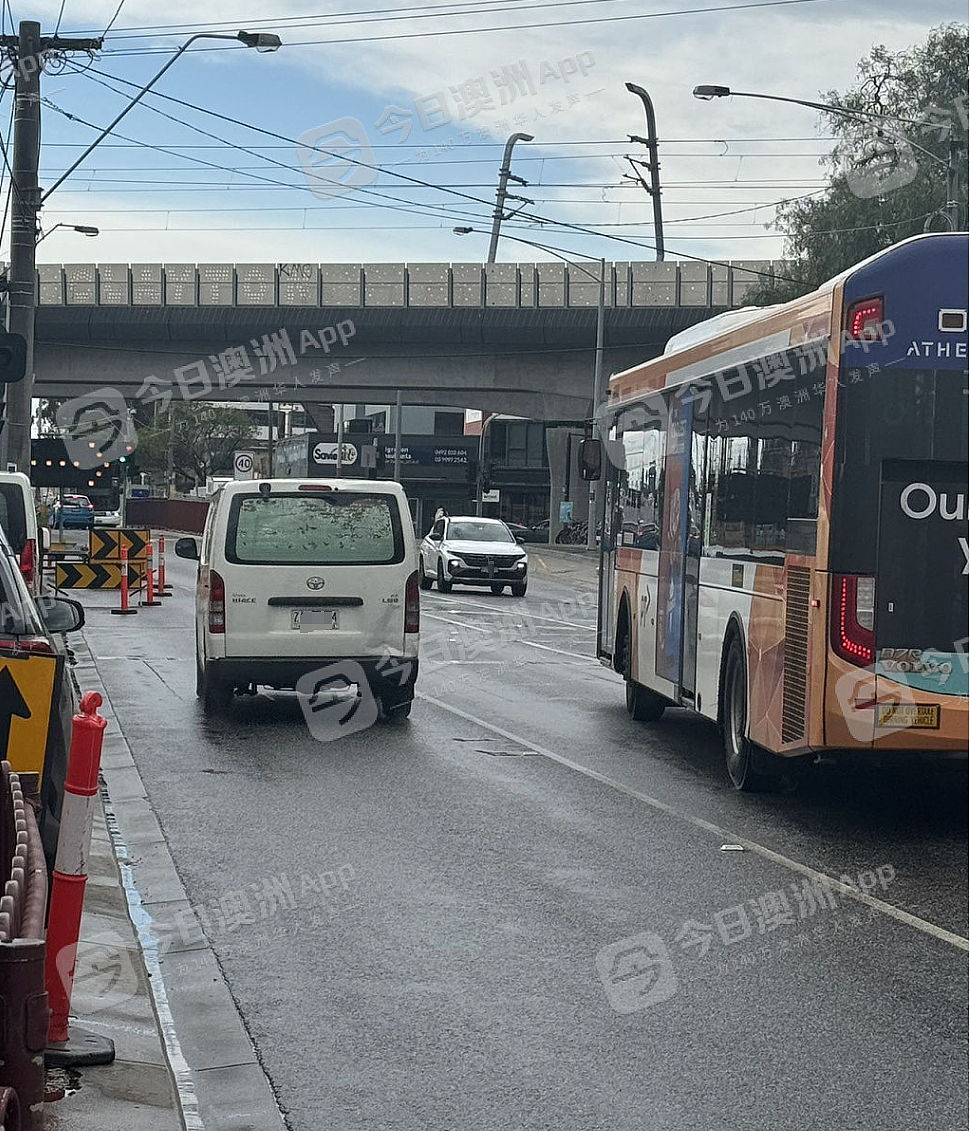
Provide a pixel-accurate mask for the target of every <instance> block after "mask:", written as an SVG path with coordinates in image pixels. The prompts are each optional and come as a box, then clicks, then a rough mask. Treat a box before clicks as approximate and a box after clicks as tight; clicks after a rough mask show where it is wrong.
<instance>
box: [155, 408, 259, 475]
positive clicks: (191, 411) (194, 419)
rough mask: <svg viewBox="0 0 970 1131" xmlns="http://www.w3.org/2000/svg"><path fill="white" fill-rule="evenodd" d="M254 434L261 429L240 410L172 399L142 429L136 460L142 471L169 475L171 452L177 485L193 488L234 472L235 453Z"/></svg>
mask: <svg viewBox="0 0 970 1131" xmlns="http://www.w3.org/2000/svg"><path fill="white" fill-rule="evenodd" d="M255 434H256V426H255V425H254V424H253V422H252V420H251V419H250V418H249V416H248V415H247V413H246V412H244V411H243V410H242V409H240V408H221V407H219V406H217V405H211V404H200V403H199V402H198V401H195V402H192V401H181V400H178V401H176V400H173V401H172V403H171V405H170V406H169V408H168V410H167V411H165V412H162V413H159V414H158V416H157V417H156V418H155V419H154V420H153V421H152V423H151V424H150V425H149V426H148V427H146V428H142V429H139V433H138V448H137V455H136V456H135V457H134V458H135V459H136V460H137V462H138V465H139V467H140V468H141V469H142V470H143V471H150V472H155V473H157V474H160V475H162V476H166V475H167V474H168V468H169V458H170V457H169V451H170V450H171V467H172V471H173V472H174V476H175V483H176V486H178V487H183V488H184V487H194V486H197V485H198V484H204V483H205V481H206V478H207V477H208V476H210V475H218V474H220V473H222V472H231V468H232V454H233V452H234V451H236V450H237V449H238V448H239V447H240V446H241V445H242V444H245V443H246V442H247V441H248V440H251V439H252V438H253V436H254V435H255Z"/></svg>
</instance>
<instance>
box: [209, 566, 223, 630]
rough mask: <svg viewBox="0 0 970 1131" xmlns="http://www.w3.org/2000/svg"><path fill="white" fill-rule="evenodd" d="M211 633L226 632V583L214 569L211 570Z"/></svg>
mask: <svg viewBox="0 0 970 1131" xmlns="http://www.w3.org/2000/svg"><path fill="white" fill-rule="evenodd" d="M209 631H210V632H222V633H224V632H225V631H226V583H225V582H224V581H223V580H222V578H221V577H220V575H219V574H218V573H216V571H215V570H214V569H210V570H209Z"/></svg>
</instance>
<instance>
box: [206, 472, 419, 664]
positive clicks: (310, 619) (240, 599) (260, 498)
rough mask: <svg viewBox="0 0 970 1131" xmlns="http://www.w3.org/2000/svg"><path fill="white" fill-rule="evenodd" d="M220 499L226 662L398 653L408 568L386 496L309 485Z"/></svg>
mask: <svg viewBox="0 0 970 1131" xmlns="http://www.w3.org/2000/svg"><path fill="white" fill-rule="evenodd" d="M227 502H228V503H229V509H228V514H227V517H226V535H225V544H224V547H223V549H224V553H223V554H221V555H219V557H221V558H223V560H224V562H225V565H224V570H225V573H224V577H223V580H224V582H225V592H226V612H225V616H226V633H225V645H226V652H225V654H226V656H227V657H240V658H243V657H267V658H270V657H272V658H280V659H303V658H310V659H314V658H326V657H337V658H352V657H376V656H380V655H381V654H382V653H383V652H384V651H385V650H388V651H390V652H391V653H400V651H401V650H402V648H403V644H404V606H405V588H406V583H407V579H408V576H409V574H410V572H411V571H412V570H413V568H414V566H413V563H412V560H411V559H412V554H411V553H409V546H410V542H409V540H408V539H407V537H406V532H405V527H404V525H403V522H402V516H401V509H400V502H399V500H398V498H397V496H396V495H395V494H392V493H388V492H378V491H373V490H368V489H367V488H366V486H364V485H363V484H361V485H355V486H348V487H346V488H345V487H342V486H341V487H335V486H325V485H323V484H320V483H313V484H301V485H299V486H298V487H296V488H294V489H283V490H280V489H276V488H273V489H272V490H270V491H268V492H267V493H265V494H263V493H261V492H259V491H258V490H253V491H252V492H242V493H236V494H234V495H233V496H232V497H231V498H229V499H228V500H227ZM213 565H214V568H215V569H217V570H221V569H222V568H223V567H222V565H221V563H219V562H218V561H216V562H214V563H213Z"/></svg>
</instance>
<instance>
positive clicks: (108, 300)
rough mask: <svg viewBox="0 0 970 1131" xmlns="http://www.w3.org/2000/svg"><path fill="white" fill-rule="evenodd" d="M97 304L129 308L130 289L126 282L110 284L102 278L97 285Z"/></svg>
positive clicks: (110, 282) (109, 281)
mask: <svg viewBox="0 0 970 1131" xmlns="http://www.w3.org/2000/svg"><path fill="white" fill-rule="evenodd" d="M98 303H99V304H100V305H101V306H130V305H131V287H130V286H129V284H128V280H127V279H125V280H124V282H112V281H111V280H105V279H104V278H103V277H102V279H101V281H100V282H99V283H98Z"/></svg>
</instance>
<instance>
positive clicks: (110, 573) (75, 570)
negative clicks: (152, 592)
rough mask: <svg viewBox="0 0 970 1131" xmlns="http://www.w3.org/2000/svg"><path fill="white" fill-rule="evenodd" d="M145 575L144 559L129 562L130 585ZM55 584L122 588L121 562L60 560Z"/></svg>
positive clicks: (79, 587) (57, 586) (71, 586)
mask: <svg viewBox="0 0 970 1131" xmlns="http://www.w3.org/2000/svg"><path fill="white" fill-rule="evenodd" d="M144 575H145V562H144V561H142V560H138V561H133V562H129V563H128V584H129V585H137V584H138V583H139V581H140V580H141V578H142V577H144ZM54 586H55V588H57V589H120V588H121V562H92V563H90V564H88V563H85V562H58V563H57V565H56V567H55V570H54Z"/></svg>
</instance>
